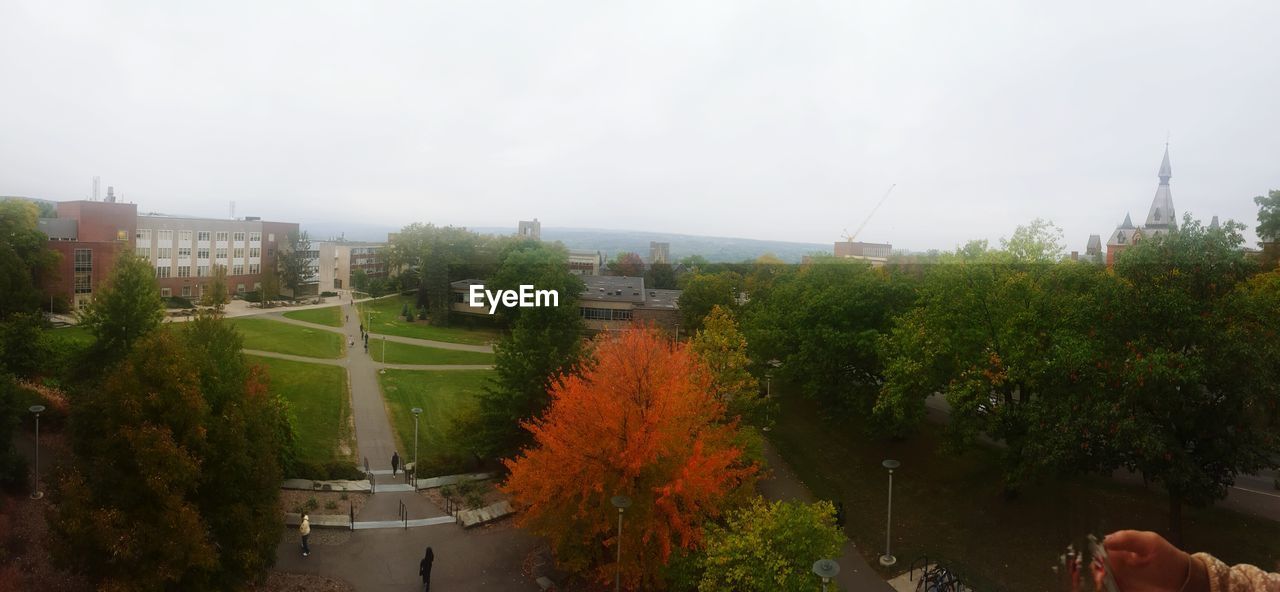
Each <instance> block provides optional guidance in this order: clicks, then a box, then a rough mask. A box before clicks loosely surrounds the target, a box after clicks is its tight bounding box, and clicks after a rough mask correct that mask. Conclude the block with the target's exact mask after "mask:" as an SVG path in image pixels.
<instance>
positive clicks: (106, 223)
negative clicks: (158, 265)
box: [38, 201, 138, 310]
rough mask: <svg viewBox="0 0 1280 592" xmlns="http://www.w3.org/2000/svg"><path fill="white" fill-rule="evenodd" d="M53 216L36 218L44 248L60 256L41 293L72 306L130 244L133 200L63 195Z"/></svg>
mask: <svg viewBox="0 0 1280 592" xmlns="http://www.w3.org/2000/svg"><path fill="white" fill-rule="evenodd" d="M56 207H57V212H58V217H57V218H41V219H40V220H39V226H38V228H39V229H40V231H41V232H44V233H45V236H48V237H49V249H50V250H52V251H55V252H57V253H59V254H60V255H61V256H62V257H61V258H60V259H59V262H58V269H57V273H54V274H52V276H53V277H51V278H49V279H48V280H47V282H46V284H45V285H44V286H43V288H44V290H45V293H46V295H48V296H60V297H63V298H65V299H66V302H67V304H68V305H69V306H70V307H71V308H72V309H73V310H74V309H78V308H81V307H83V306H85V305H87V304H88V303H89V302H90V301H91V300H92V299H93V294H94V292H95V291H96V290H97V289H98V288H101V287H102V284H103V283H104V282H106V280H107V278H108V277H110V276H111V270H112V269H114V268H115V263H116V260H117V259H119V258H120V257H121V256H123V255H125V254H126V253H128V252H129V251H130V250H132V244H131V243H132V239H133V236H134V233H135V231H136V230H137V227H138V226H137V224H138V206H137V205H134V204H126V203H109V202H101V201H64V202H59V203H58V204H57V206H56Z"/></svg>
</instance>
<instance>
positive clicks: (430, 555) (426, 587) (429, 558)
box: [418, 547, 436, 592]
mask: <svg viewBox="0 0 1280 592" xmlns="http://www.w3.org/2000/svg"><path fill="white" fill-rule="evenodd" d="M435 560H436V554H435V553H434V552H432V551H431V547H427V553H426V555H423V556H422V561H420V562H418V575H420V576H422V591H423V592H431V563H432V562H434V561H435Z"/></svg>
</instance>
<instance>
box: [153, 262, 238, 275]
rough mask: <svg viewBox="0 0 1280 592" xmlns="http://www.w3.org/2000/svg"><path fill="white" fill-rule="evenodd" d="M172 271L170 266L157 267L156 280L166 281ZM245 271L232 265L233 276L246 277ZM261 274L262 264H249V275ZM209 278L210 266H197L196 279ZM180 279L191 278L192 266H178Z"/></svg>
mask: <svg viewBox="0 0 1280 592" xmlns="http://www.w3.org/2000/svg"><path fill="white" fill-rule="evenodd" d="M171 270H172V268H170V267H168V266H163V267H160V266H158V267H156V278H157V279H164V278H167V277H169V274H170V272H171ZM244 270H245V267H244V265H232V266H231V275H244ZM261 272H262V265H261V264H259V263H250V264H249V275H258V274H259V273H261ZM209 276H210V273H209V266H208V265H197V266H196V277H209ZM178 277H180V278H186V277H191V266H190V265H179V266H178Z"/></svg>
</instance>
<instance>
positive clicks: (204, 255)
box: [196, 247, 209, 259]
mask: <svg viewBox="0 0 1280 592" xmlns="http://www.w3.org/2000/svg"><path fill="white" fill-rule="evenodd" d="M208 258H209V248H208V247H201V248H199V249H196V259H208Z"/></svg>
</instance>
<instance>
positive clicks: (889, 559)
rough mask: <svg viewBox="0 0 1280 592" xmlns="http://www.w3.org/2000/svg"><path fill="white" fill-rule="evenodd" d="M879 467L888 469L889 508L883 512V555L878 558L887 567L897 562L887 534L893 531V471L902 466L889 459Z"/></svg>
mask: <svg viewBox="0 0 1280 592" xmlns="http://www.w3.org/2000/svg"><path fill="white" fill-rule="evenodd" d="M880 466H882V467H884V468H886V469H889V508H888V510H887V511H886V512H885V524H884V555H881V556H880V565H883V566H885V567H889V566H891V565H893V564H895V563H897V562H898V558H897V557H894V556H893V553H892V551H891V548H890V541H891V540H892V539H891V538H890V535H889V533H890V531H891V530H892V529H893V470H894V469H896V468H898V467H900V466H902V463H900V462H898V461H896V460H893V459H889V460H886V461H884V462H882V463H880Z"/></svg>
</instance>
